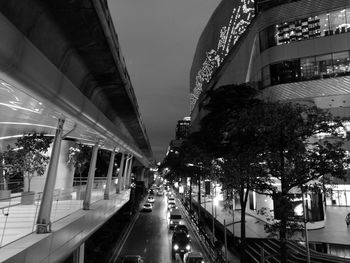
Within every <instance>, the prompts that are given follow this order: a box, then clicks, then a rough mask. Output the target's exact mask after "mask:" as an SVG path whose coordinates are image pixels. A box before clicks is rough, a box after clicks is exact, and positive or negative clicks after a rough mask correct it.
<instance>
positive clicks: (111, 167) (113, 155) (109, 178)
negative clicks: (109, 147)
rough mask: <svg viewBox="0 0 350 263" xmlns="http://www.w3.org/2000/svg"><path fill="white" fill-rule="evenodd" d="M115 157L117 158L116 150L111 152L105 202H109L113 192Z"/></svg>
mask: <svg viewBox="0 0 350 263" xmlns="http://www.w3.org/2000/svg"><path fill="white" fill-rule="evenodd" d="M114 157H115V149H113V151H112V152H111V158H110V160H109V166H108V172H107V180H106V188H105V193H104V199H105V200H109V192H110V190H111V183H112V173H113V167H114Z"/></svg>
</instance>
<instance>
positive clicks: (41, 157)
mask: <svg viewBox="0 0 350 263" xmlns="http://www.w3.org/2000/svg"><path fill="white" fill-rule="evenodd" d="M52 140H53V138H52V137H48V136H45V135H44V134H25V135H23V136H22V137H20V138H18V139H17V141H16V142H15V146H16V148H13V147H11V146H10V145H9V146H8V147H7V151H6V152H4V153H3V158H4V162H5V164H6V165H8V166H9V167H11V169H10V170H11V171H19V172H21V173H22V174H23V176H24V177H27V179H28V189H26V191H30V183H31V180H32V178H33V176H35V175H36V176H42V175H43V174H44V173H45V170H46V166H47V165H48V163H49V160H50V157H49V156H47V151H48V149H49V147H50V144H51V142H52ZM11 171H9V172H10V173H11Z"/></svg>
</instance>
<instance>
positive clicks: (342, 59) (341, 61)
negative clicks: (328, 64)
mask: <svg viewBox="0 0 350 263" xmlns="http://www.w3.org/2000/svg"><path fill="white" fill-rule="evenodd" d="M333 70H334V73H335V74H336V75H338V76H339V75H348V74H349V73H350V58H349V52H348V51H346V52H338V53H334V54H333Z"/></svg>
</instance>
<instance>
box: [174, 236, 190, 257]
mask: <svg viewBox="0 0 350 263" xmlns="http://www.w3.org/2000/svg"><path fill="white" fill-rule="evenodd" d="M171 241H172V242H171V244H172V246H171V248H172V249H171V256H172V257H173V258H175V255H176V254H179V255H180V257H183V255H184V254H186V253H187V252H190V251H191V240H190V238H189V237H188V236H187V235H186V233H183V232H181V233H178V234H176V235H173V237H172V240H171Z"/></svg>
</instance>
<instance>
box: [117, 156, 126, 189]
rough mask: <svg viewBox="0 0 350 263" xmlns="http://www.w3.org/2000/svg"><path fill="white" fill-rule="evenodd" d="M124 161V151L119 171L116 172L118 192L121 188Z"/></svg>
mask: <svg viewBox="0 0 350 263" xmlns="http://www.w3.org/2000/svg"><path fill="white" fill-rule="evenodd" d="M124 162H125V153H122V158H121V160H120V164H119V173H118V188H117V191H118V193H120V191H121V190H123V187H122V185H123V172H124Z"/></svg>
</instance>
